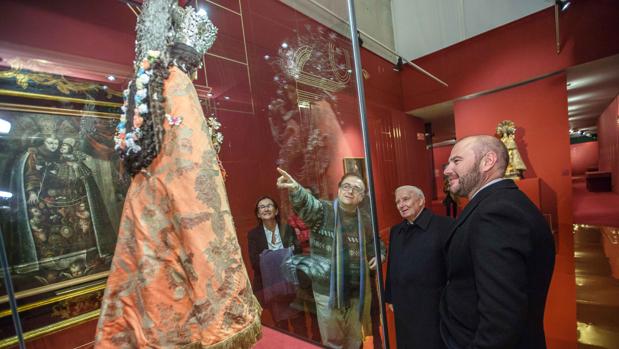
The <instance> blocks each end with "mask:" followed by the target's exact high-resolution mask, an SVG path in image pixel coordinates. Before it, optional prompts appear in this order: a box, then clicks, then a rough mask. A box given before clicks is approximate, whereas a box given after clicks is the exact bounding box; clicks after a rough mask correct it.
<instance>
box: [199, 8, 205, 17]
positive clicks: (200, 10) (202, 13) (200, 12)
mask: <svg viewBox="0 0 619 349" xmlns="http://www.w3.org/2000/svg"><path fill="white" fill-rule="evenodd" d="M198 15H200V16H206V10H205V9H203V8H201V9H199V10H198Z"/></svg>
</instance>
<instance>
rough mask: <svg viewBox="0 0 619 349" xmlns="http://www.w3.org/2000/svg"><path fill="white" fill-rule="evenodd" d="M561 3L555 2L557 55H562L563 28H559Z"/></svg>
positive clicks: (556, 0)
mask: <svg viewBox="0 0 619 349" xmlns="http://www.w3.org/2000/svg"><path fill="white" fill-rule="evenodd" d="M559 5H560V3H559V1H558V0H555V41H556V44H557V54H559V53H561V32H560V31H561V28H559V12H560V10H559Z"/></svg>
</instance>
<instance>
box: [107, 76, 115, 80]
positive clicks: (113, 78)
mask: <svg viewBox="0 0 619 349" xmlns="http://www.w3.org/2000/svg"><path fill="white" fill-rule="evenodd" d="M107 79H108V80H110V81H116V77H115V76H114V75H108V76H107Z"/></svg>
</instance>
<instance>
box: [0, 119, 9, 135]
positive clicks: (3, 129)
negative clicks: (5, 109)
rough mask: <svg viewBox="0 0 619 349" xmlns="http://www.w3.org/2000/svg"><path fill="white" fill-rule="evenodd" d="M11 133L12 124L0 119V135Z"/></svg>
mask: <svg viewBox="0 0 619 349" xmlns="http://www.w3.org/2000/svg"><path fill="white" fill-rule="evenodd" d="M10 131H11V123H10V122H8V121H6V120H4V119H0V134H1V133H9V132H10Z"/></svg>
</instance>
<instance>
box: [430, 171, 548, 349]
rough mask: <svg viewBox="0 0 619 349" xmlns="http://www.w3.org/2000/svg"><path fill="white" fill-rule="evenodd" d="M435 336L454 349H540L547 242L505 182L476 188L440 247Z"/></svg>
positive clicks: (540, 221)
mask: <svg viewBox="0 0 619 349" xmlns="http://www.w3.org/2000/svg"><path fill="white" fill-rule="evenodd" d="M446 256H447V284H446V286H445V290H444V292H443V295H442V298H441V307H440V308H441V322H442V324H441V331H442V332H443V337H449V338H450V339H451V340H452V342H454V343H455V344H457V345H458V346H459V347H461V348H486V349H493V348H496V349H543V348H546V343H545V338H544V325H543V320H544V305H545V303H546V295H547V293H548V287H549V284H550V278H551V276H552V271H553V267H554V260H555V246H554V239H553V236H552V233H551V230H550V228H549V227H548V224H547V223H546V220H545V219H544V217H543V216H542V214H541V213H540V211H539V210H538V209H537V207H536V206H535V205H534V204H533V203H532V202H531V200H529V198H527V196H526V195H525V194H524V193H523V192H521V191H520V190H519V189H518V187H517V186H516V184H515V183H514V182H513V181H512V180H511V179H506V180H502V181H499V182H497V183H494V184H491V185H490V186H488V187H486V188H483V189H482V190H481V191H479V192H478V193H477V194H476V195H475V196H474V197H473V199H472V200H471V201H470V202H469V203H468V205H467V206H466V207H465V209H464V211H463V212H462V214H461V215H460V217H458V219H457V221H456V223H455V224H454V228H453V229H452V231H451V233H450V235H449V236H448V237H447V241H446Z"/></svg>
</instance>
